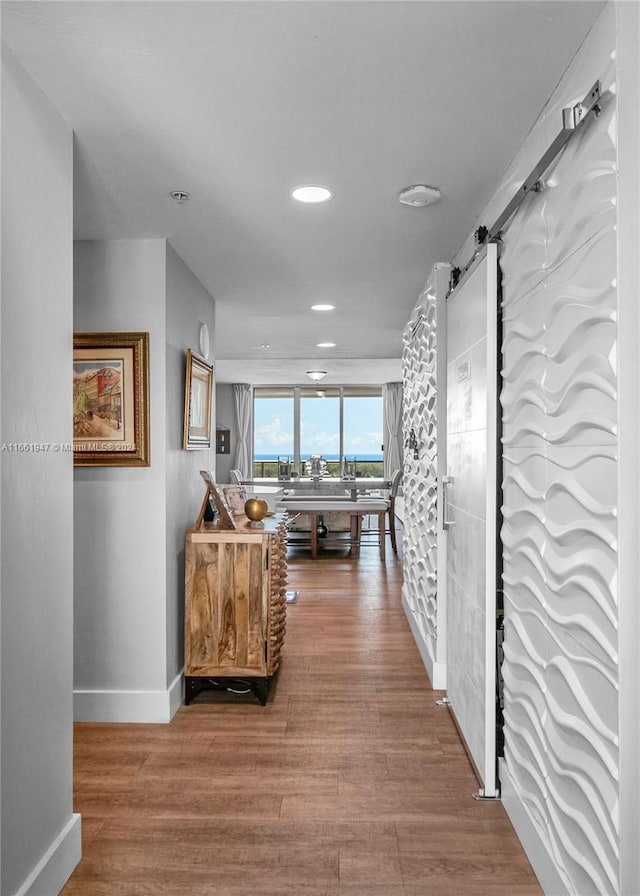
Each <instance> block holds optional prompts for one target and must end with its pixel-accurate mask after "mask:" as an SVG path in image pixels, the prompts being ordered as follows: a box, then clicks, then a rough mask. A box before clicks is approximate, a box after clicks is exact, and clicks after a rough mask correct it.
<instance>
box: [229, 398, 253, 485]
mask: <svg viewBox="0 0 640 896" xmlns="http://www.w3.org/2000/svg"><path fill="white" fill-rule="evenodd" d="M233 401H234V405H235V409H236V424H237V427H238V442H237V446H236V454H235V458H234V461H233V466H234V468H235V469H236V470H240V471H241V472H242V477H243V479H250V478H251V473H252V463H251V447H250V444H249V441H250V439H251V425H252V422H253V394H252V389H251V386H248V385H247V384H246V383H234V384H233Z"/></svg>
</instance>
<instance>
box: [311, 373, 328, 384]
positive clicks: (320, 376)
mask: <svg viewBox="0 0 640 896" xmlns="http://www.w3.org/2000/svg"><path fill="white" fill-rule="evenodd" d="M326 375H327V371H326V370H307V376H308V377H309V379H310V380H314V382H316V383H317V382H318V381H319V380H322V379H324V377H325V376H326Z"/></svg>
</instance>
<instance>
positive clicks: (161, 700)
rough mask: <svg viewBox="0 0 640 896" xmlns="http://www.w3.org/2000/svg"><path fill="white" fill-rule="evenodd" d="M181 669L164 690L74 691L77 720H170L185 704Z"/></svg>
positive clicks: (74, 708)
mask: <svg viewBox="0 0 640 896" xmlns="http://www.w3.org/2000/svg"><path fill="white" fill-rule="evenodd" d="M182 682H183V675H182V672H180V673H179V674H178V675H176V677H175V678H174V680H173V681H172V682H171V684H170V685H169V687H168V688H167V689H166V690H163V691H98V690H95V691H81V690H74V692H73V719H74V721H75V722H159V723H162V722H165V723H166V722H170V721H171V719H172V718H173V716H174V715H175V714H176V712H177V710H178V707H179V706H180V704H181V703H182Z"/></svg>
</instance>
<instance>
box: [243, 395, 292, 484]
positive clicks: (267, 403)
mask: <svg viewBox="0 0 640 896" xmlns="http://www.w3.org/2000/svg"><path fill="white" fill-rule="evenodd" d="M293 399H294V394H293V388H291V387H285V388H277V387H273V388H269V389H255V390H254V396H253V475H254V476H257V477H259V478H261V477H263V476H269V477H270V478H272V479H277V478H278V458H279V457H283V456H284V457H291V458H292V457H293V455H294V440H293V431H294V426H293Z"/></svg>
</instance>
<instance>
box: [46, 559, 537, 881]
mask: <svg viewBox="0 0 640 896" xmlns="http://www.w3.org/2000/svg"><path fill="white" fill-rule="evenodd" d="M289 578H290V587H291V588H292V589H298V590H299V591H300V597H299V600H298V602H297V603H295V604H291V605H289V607H288V619H287V637H286V640H285V646H284V659H283V664H282V668H281V670H280V672H279V674H278V677H277V678H276V680H274V682H272V685H271V688H270V693H269V700H268V703H267V705H266V707H262V706H260V705H259V703H258V702H257V701H256V700H255V698H254V697H253V696H252V695H250V694H249V695H246V696H245V695H233V694H229V693H218V694H216V693H208V694H202V695H201V696H200V697H199V698H197V700H196V701H195V702H194V703H193V704H192V705H190V706H188V707H185V706H183V707H182V708H181V709H180V711H179V712H178V713H177V715H176V716H175V717H174V719H173V721H172V722H171V723H170V724H169V725H124V724H120V725H109V724H79V725H77V726H76V752H75V785H76V789H75V807H74V808H75V811H76V812H81V813H82V827H83V859H82V862H81V863H80V865H79V866H78V868H77V869H76V871H75V872H74V874H73V875H72V877H71V879H70V880H69V882H68V883H67V885H66V887H65V889H64V890H63V894H64V896H454V894H455V896H479V894H482V896H534V894H535V896H539V894H541V893H542V890H541V889H540V887H539V886H538V884H537V882H536V879H535V876H534V875H533V872H532V871H531V868H530V866H529V864H528V862H527V860H526V857H525V856H524V853H523V852H522V849H521V847H520V844H519V842H518V840H517V839H516V837H515V834H514V833H513V830H512V828H511V826H510V824H509V821H508V820H507V817H506V814H505V812H504V809H503V807H502V805H501V804H500V803H499V802H477V801H476V800H474V799H472V794H473V793H474V792H475V791H476V790H477V782H476V780H475V778H474V775H473V773H472V771H471V768H470V766H469V763H468V761H467V758H466V755H465V752H464V749H463V747H462V745H461V743H460V741H459V739H458V736H457V734H456V731H455V729H454V726H453V724H452V722H451V719H450V716H449V713H448V710H447V709H446V708H443V707H438V706H436V705H435V699H436V697H437V696H438V694H436V693H435V692H434V691H432V690H431V689H430V686H429V682H428V679H427V677H426V674H425V671H424V667H423V665H422V662H421V660H420V657H419V655H418V652H417V649H416V647H415V644H414V642H413V639H412V637H411V634H410V632H409V628H408V625H407V622H406V618H405V616H404V613H403V611H402V608H401V604H400V590H401V578H402V574H401V564H400V562H399V561H398V559H397V558H396V557H395V556H394V555H393V553H392V552H391V551H388V553H387V560H386V563H385V564H382V563H381V562H380V558H379V555H378V550H377V548H376V547H363V549H362V553H361V556H360V559H359V560H352V559H350V558H349V557H348V556H346V555H345V556H341V555H340V554H339V553H338V554H334V555H329V554H326V555H323V556H321V557H319V558H318V559H317V560H315V561H313V560H311V559H310V558H309V556H308V554H306V553H303V552H300V554H299V555H298V556H295V555H294V556H293V557H291V558H290V577H289Z"/></svg>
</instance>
